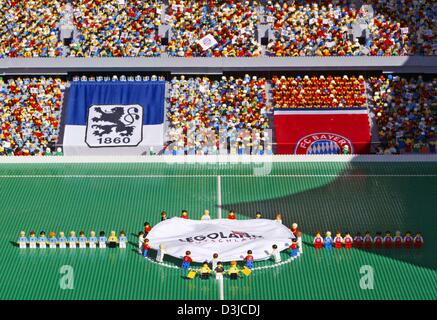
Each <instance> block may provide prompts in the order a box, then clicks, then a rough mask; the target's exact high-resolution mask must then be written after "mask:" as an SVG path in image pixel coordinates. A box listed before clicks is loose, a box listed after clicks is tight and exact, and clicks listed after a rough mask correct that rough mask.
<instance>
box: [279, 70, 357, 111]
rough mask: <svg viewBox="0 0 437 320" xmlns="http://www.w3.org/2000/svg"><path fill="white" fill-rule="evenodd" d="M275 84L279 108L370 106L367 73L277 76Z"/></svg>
mask: <svg viewBox="0 0 437 320" xmlns="http://www.w3.org/2000/svg"><path fill="white" fill-rule="evenodd" d="M272 88H273V89H272V94H273V101H274V105H275V109H341V108H349V109H350V108H363V109H364V108H366V95H365V94H366V87H365V80H364V77H363V76H359V77H355V76H350V77H349V76H347V75H344V76H343V77H340V76H334V77H333V76H326V77H325V76H324V75H321V76H318V77H317V76H312V77H309V76H307V75H305V76H304V77H303V78H302V77H301V76H297V77H285V76H282V77H280V78H279V77H277V76H274V77H273V79H272Z"/></svg>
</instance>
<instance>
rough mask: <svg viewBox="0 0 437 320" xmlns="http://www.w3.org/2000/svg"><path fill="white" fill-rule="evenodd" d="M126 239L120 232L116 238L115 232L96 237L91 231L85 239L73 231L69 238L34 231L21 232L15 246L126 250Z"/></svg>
mask: <svg viewBox="0 0 437 320" xmlns="http://www.w3.org/2000/svg"><path fill="white" fill-rule="evenodd" d="M127 243H128V239H127V236H126V232H124V231H120V235H119V236H118V237H117V234H116V232H115V231H111V232H110V234H109V236H106V233H105V231H100V232H99V234H98V235H96V232H95V231H91V232H90V234H89V236H88V237H87V236H86V234H85V232H84V231H80V232H79V235H76V232H75V231H71V232H70V234H69V237H67V236H66V235H65V233H64V232H62V231H61V232H59V233H58V235H56V232H54V231H50V232H49V234H48V236H47V235H46V233H45V231H41V232H40V233H39V236H38V235H37V234H36V233H35V231H31V232H30V233H29V236H26V232H24V231H21V232H20V235H19V238H18V241H17V244H18V246H19V248H20V249H25V248H30V249H36V248H39V249H46V248H47V247H48V248H50V249H56V248H60V249H66V248H69V249H76V248H79V249H86V248H90V249H96V248H99V249H105V248H107V247H109V248H115V247H119V248H120V249H126V246H127Z"/></svg>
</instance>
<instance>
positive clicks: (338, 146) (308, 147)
mask: <svg viewBox="0 0 437 320" xmlns="http://www.w3.org/2000/svg"><path fill="white" fill-rule="evenodd" d="M345 150H347V152H348V153H350V154H353V152H354V150H353V144H352V142H351V141H350V140H349V139H348V138H346V137H344V136H341V135H339V134H336V133H328V132H322V133H313V134H310V135H307V136H305V137H303V138H302V139H300V140H299V142H298V143H297V145H296V149H295V150H294V153H295V154H340V153H343V152H344V151H345Z"/></svg>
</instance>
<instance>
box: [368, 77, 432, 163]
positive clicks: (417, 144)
mask: <svg viewBox="0 0 437 320" xmlns="http://www.w3.org/2000/svg"><path fill="white" fill-rule="evenodd" d="M436 84H437V81H436V79H434V80H432V81H427V80H424V79H423V78H422V77H421V76H418V77H412V78H410V79H407V78H403V77H399V76H391V75H389V76H387V77H386V76H380V77H371V78H370V79H369V89H370V91H371V94H372V95H373V97H372V99H370V103H369V104H370V108H371V111H372V113H373V116H374V117H375V119H376V122H377V125H378V129H379V138H380V144H379V146H378V151H377V152H378V153H380V154H382V153H383V154H397V153H435V152H436V143H437V92H436V88H437V86H436Z"/></svg>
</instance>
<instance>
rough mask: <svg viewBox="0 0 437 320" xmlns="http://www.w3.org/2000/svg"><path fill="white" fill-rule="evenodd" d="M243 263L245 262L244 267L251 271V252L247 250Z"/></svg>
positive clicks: (252, 259)
mask: <svg viewBox="0 0 437 320" xmlns="http://www.w3.org/2000/svg"><path fill="white" fill-rule="evenodd" d="M244 261H245V262H246V267H247V268H249V269H253V261H254V258H253V254H252V250H247V256H246V257H245V258H244Z"/></svg>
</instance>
